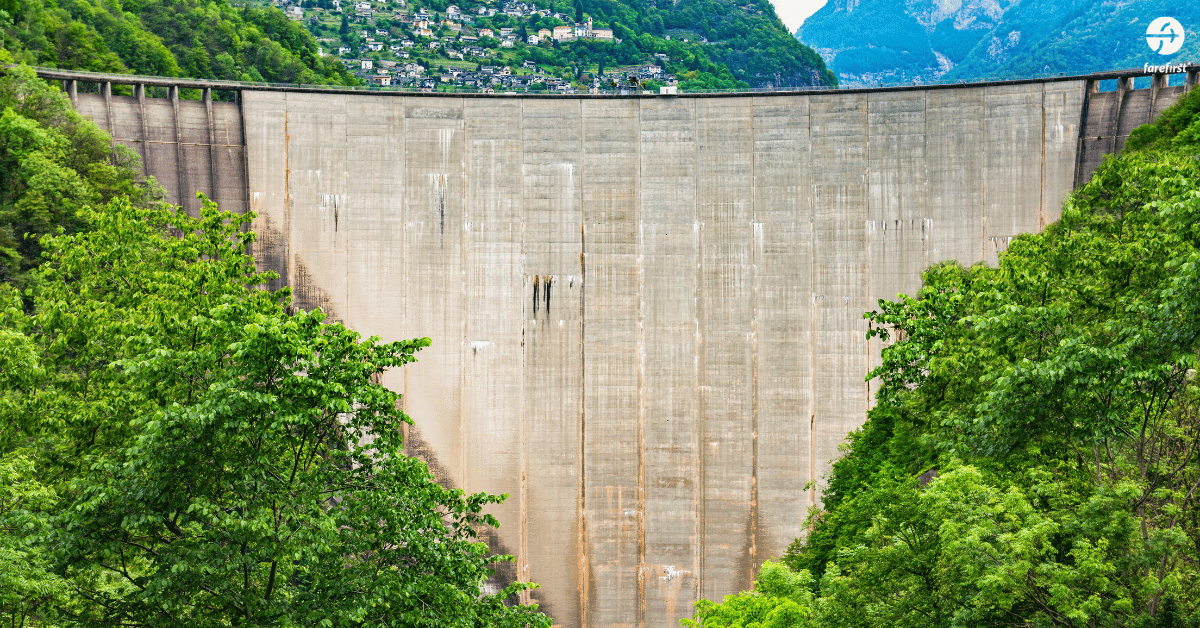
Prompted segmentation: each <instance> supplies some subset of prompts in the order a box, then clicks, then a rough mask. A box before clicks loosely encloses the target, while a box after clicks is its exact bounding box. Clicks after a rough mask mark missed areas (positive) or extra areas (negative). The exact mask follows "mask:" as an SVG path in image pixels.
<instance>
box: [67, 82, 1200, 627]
mask: <svg viewBox="0 0 1200 628" xmlns="http://www.w3.org/2000/svg"><path fill="white" fill-rule="evenodd" d="M54 72H57V71H54ZM1139 74H1140V73H1139ZM1133 75H1134V73H1125V74H1120V73H1117V74H1113V75H1107V74H1106V75H1094V76H1088V77H1070V78H1064V79H1061V80H1039V81H1027V82H1012V83H989V84H976V85H961V86H936V87H928V88H891V89H878V90H829V91H822V92H813V93H779V94H753V95H724V94H722V95H711V94H709V95H697V96H690V95H686V94H681V95H677V96H658V95H654V96H635V97H615V96H577V97H571V96H554V97H521V96H504V95H470V94H468V95H461V94H459V95H451V96H447V95H438V94H402V93H361V92H354V91H344V92H342V91H336V90H316V89H303V88H297V89H234V88H232V87H231V86H230V85H236V84H218V83H211V82H208V83H206V82H186V81H175V80H174V79H146V82H143V83H138V81H139V80H141V79H140V78H139V77H114V78H112V79H111V81H110V84H108V86H107V87H106V86H105V82H104V81H97V82H96V84H97V85H98V87H97V88H96V89H95V92H96V93H83V92H82V91H80V90H79V89H78V83H76V84H73V85H72V84H68V85H67V87H68V91H71V93H72V97H73V99H74V100H75V102H76V106H77V107H78V109H79V110H80V111H81V112H84V113H85V114H87V115H88V116H89V117H91V118H92V119H93V120H95V121H96V122H97V123H98V124H100V126H102V127H104V128H105V129H106V130H109V131H110V132H112V133H113V135H114V141H116V142H119V143H122V144H123V145H126V146H128V147H129V148H131V149H132V150H135V151H138V152H139V154H141V155H143V157H144V158H145V163H146V172H147V173H148V174H151V175H153V176H155V177H156V178H158V180H159V181H160V182H162V183H163V185H164V187H165V188H167V189H168V191H169V193H170V194H172V196H171V199H172V200H182V201H184V202H188V203H191V202H192V201H190V200H189V198H190V197H191V196H194V193H195V191H196V190H200V191H203V192H205V193H207V194H209V195H210V197H212V198H214V199H215V200H218V201H219V202H221V203H222V204H223V205H224V206H226V207H230V208H233V209H236V210H239V211H241V210H243V209H244V208H248V209H251V210H253V211H254V212H256V214H257V218H256V220H255V229H256V230H257V231H258V233H259V241H258V242H257V243H256V245H255V246H256V249H255V252H256V255H257V257H258V260H259V263H260V264H262V265H263V266H265V267H269V268H271V269H273V270H276V271H278V272H280V274H281V282H284V283H287V284H288V285H291V286H292V287H293V290H294V291H295V294H296V299H297V303H298V305H300V306H302V307H317V306H319V307H322V308H324V309H325V310H326V311H327V312H328V313H329V314H330V315H331V316H332V317H334V318H336V319H337V320H340V321H342V322H344V323H346V324H347V325H349V326H350V327H352V328H354V329H355V330H357V331H359V332H360V333H362V334H364V335H378V336H380V337H382V338H383V339H384V340H395V339H401V338H409V337H414V336H429V337H431V338H432V339H433V345H432V346H431V347H430V348H428V349H426V350H424V351H422V352H421V354H420V356H419V357H420V361H419V362H418V363H416V364H413V365H410V366H408V367H406V368H404V369H401V370H398V371H395V372H391V373H388V374H386V375H385V377H384V383H385V384H386V385H387V386H389V387H391V388H392V389H394V390H396V391H398V392H401V393H403V394H404V399H403V403H404V407H405V410H406V411H407V412H408V413H409V414H410V415H411V416H413V417H414V419H415V421H416V425H415V426H413V428H412V429H411V430H410V433H409V434H408V435H407V436H408V443H409V447H410V448H411V450H412V451H413V452H414V453H418V454H420V455H421V456H422V457H424V458H425V459H426V460H428V461H429V462H430V463H431V467H432V468H433V469H434V470H435V473H436V474H437V475H438V477H439V479H440V480H441V481H443V482H446V483H448V484H452V485H454V486H456V487H459V488H463V489H465V490H468V491H489V492H493V493H508V494H510V495H511V498H510V499H509V500H508V501H507V502H505V503H504V504H502V505H499V506H497V507H496V508H495V510H494V513H495V514H496V515H497V517H498V518H499V519H500V521H501V522H502V523H503V526H502V527H501V528H500V529H499V530H498V531H497V533H496V535H495V536H494V538H493V539H492V541H493V544H494V546H495V547H497V548H502V549H503V550H505V551H507V552H509V553H512V554H514V555H516V556H517V560H516V562H515V564H514V565H512V569H511V570H510V571H509V572H508V573H506V574H505V575H506V577H519V578H522V579H530V580H533V581H536V582H539V583H541V585H542V588H541V589H538V590H535V591H532V592H529V593H527V595H528V596H530V597H529V599H530V600H532V601H537V602H539V603H540V604H542V607H543V610H545V611H547V612H548V613H550V614H551V615H552V617H554V618H555V620H556V622H557V623H558V624H560V625H562V626H572V627H582V626H589V627H606V628H607V627H617V626H656V627H658V626H661V627H664V628H665V627H668V626H676V625H677V620H678V619H679V618H680V617H684V616H688V615H690V614H691V612H692V606H693V604H694V602H695V600H697V599H699V598H708V599H720V598H721V597H722V596H723V595H725V594H728V593H733V592H736V591H738V590H740V589H745V588H748V587H750V586H751V581H752V578H753V576H754V574H755V572H756V570H757V568H758V566H759V565H761V563H762V562H763V561H764V560H766V559H768V558H771V557H776V556H779V555H780V554H781V553H783V551H784V550H785V548H786V547H787V545H788V543H790V542H791V541H792V540H793V539H795V538H797V537H798V536H801V535H802V534H803V533H804V529H803V524H804V518H805V516H806V515H807V512H808V510H809V508H811V507H813V506H815V505H817V504H818V499H819V493H818V491H819V488H818V487H819V483H820V481H821V478H822V477H823V475H824V474H825V473H827V472H828V470H829V465H830V461H831V460H832V459H833V458H834V457H835V456H836V455H837V451H838V449H837V448H838V445H839V444H841V443H842V441H843V440H844V438H845V435H846V434H847V433H848V432H849V431H850V430H853V429H855V428H856V427H858V426H859V425H861V424H862V422H863V421H864V419H865V414H866V411H867V409H868V408H869V407H870V405H871V403H872V396H873V393H874V388H873V386H872V385H870V384H868V383H867V382H865V381H864V376H865V375H866V373H867V372H868V371H869V370H870V369H871V368H872V367H874V366H876V365H878V363H879V352H880V348H881V346H880V344H879V342H878V341H868V340H866V331H867V328H866V321H865V320H864V319H863V318H862V314H863V312H864V311H868V310H871V309H873V308H874V307H875V304H876V301H877V300H878V299H880V298H893V297H894V296H895V295H896V294H897V293H898V292H905V293H909V294H912V293H914V292H915V291H916V290H917V289H918V288H919V286H920V278H921V271H922V270H923V269H924V268H927V267H928V266H929V265H931V264H934V263H937V262H940V261H944V260H952V259H953V260H958V261H959V262H961V263H963V264H968V265H969V264H973V263H976V262H986V263H991V264H994V263H996V260H997V256H998V255H999V254H1000V253H1001V252H1002V251H1004V250H1005V249H1006V248H1007V246H1008V245H1009V243H1010V242H1011V241H1012V239H1013V238H1014V237H1016V236H1018V235H1020V234H1022V233H1030V232H1036V231H1039V230H1041V229H1043V228H1044V227H1045V226H1046V225H1047V224H1049V223H1051V222H1053V221H1054V220H1056V219H1057V218H1058V216H1059V212H1060V208H1061V204H1062V200H1063V199H1064V198H1065V196H1066V195H1067V194H1068V193H1069V192H1070V191H1071V190H1072V189H1073V188H1074V187H1076V186H1077V185H1079V184H1080V183H1081V182H1083V181H1086V179H1087V177H1088V176H1090V173H1091V171H1092V170H1093V169H1094V168H1095V166H1096V165H1097V164H1099V163H1100V160H1101V159H1102V157H1103V155H1104V154H1107V153H1111V152H1113V151H1115V150H1119V149H1120V147H1121V146H1123V143H1124V138H1125V137H1127V135H1128V132H1129V130H1131V129H1132V128H1134V127H1136V126H1137V125H1140V124H1143V123H1146V122H1149V121H1150V120H1152V119H1153V117H1154V116H1155V115H1157V114H1158V113H1159V112H1161V111H1162V110H1163V109H1164V108H1165V107H1166V106H1168V105H1169V104H1170V103H1171V102H1174V101H1175V100H1177V99H1178V97H1179V94H1180V93H1182V91H1183V89H1184V87H1182V86H1171V85H1170V84H1169V83H1168V81H1167V80H1166V78H1163V77H1165V75H1162V76H1156V77H1155V78H1154V79H1153V85H1152V86H1151V88H1149V89H1132V77H1133ZM45 76H46V77H47V78H54V79H60V80H66V81H72V80H74V81H84V80H89V78H90V79H94V78H96V77H85V78H81V76H82V75H68V74H63V73H49V72H48V73H47V74H45ZM1114 78H1115V79H1117V82H1118V89H1117V90H1116V91H1107V92H1100V91H1098V90H1097V87H1098V86H1099V85H1100V83H1101V81H1105V80H1112V79H1114ZM1187 80H1188V81H1189V82H1190V83H1192V84H1194V82H1195V80H1196V69H1195V68H1191V69H1190V70H1189V72H1188V73H1187ZM121 81H125V82H127V83H130V84H132V85H134V90H133V94H134V95H133V96H114V95H112V93H111V92H112V84H113V83H119V82H121ZM154 81H157V82H154ZM139 85H141V87H138V86H139ZM147 86H150V87H154V88H156V89H158V90H164V89H165V90H166V91H165V92H164V94H165V95H166V96H167V97H166V98H147V97H146V95H145V94H146V87H147ZM180 88H183V89H195V90H199V93H200V95H201V98H200V99H199V100H186V99H181V98H179V93H180V92H179V89H180ZM214 90H216V91H217V92H220V91H221V90H227V91H231V92H233V96H230V98H231V99H232V102H220V101H215V100H214V98H213V95H212V94H213V92H214ZM172 182H174V183H172ZM172 185H174V186H175V187H171V186H172ZM181 192H182V193H181ZM192 207H194V205H189V208H192Z"/></svg>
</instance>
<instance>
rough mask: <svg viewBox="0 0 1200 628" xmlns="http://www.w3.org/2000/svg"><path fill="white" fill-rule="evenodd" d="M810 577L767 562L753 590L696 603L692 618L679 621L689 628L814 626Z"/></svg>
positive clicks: (780, 564) (805, 573)
mask: <svg viewBox="0 0 1200 628" xmlns="http://www.w3.org/2000/svg"><path fill="white" fill-rule="evenodd" d="M812 585H813V582H812V577H811V576H810V575H809V573H808V572H807V571H800V572H794V571H792V570H791V569H788V567H787V566H786V565H784V564H782V563H776V562H772V561H769V560H768V561H766V562H765V563H763V566H762V569H761V570H760V571H759V573H758V579H757V580H756V581H755V582H754V589H753V590H752V591H743V592H741V593H738V594H735V595H727V596H725V601H724V602H721V603H717V602H712V601H709V600H700V601H698V602H696V614H695V618H694V619H683V620H681V621H680V623H681V624H682V625H683V626H685V627H688V628H805V627H807V626H814V625H815V624H813V623H812V622H811V619H812V618H813V609H814V601H813V593H812Z"/></svg>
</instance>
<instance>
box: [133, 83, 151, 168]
mask: <svg viewBox="0 0 1200 628" xmlns="http://www.w3.org/2000/svg"><path fill="white" fill-rule="evenodd" d="M133 89H134V93H135V94H136V95H137V101H138V119H139V120H140V121H141V123H142V176H143V177H145V176H149V174H150V131H149V128H148V127H147V126H146V85H145V84H144V83H138V84H137V86H136V87H134V88H133Z"/></svg>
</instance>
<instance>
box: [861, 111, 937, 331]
mask: <svg viewBox="0 0 1200 628" xmlns="http://www.w3.org/2000/svg"><path fill="white" fill-rule="evenodd" d="M921 122H922V125H921V126H922V128H921V162H922V163H923V164H924V165H925V167H924V171H925V172H924V174H925V179H924V181H923V183H924V192H925V193H924V195H923V197H924V198H925V206H924V207H922V208H921V209H922V213H924V214H925V215H926V216H928V215H929V188H930V187H931V185H930V182H929V90H924V91H922V92H921ZM926 216H921V269H922V270H924V269H926V268H929V233H930V232H931V231H933V220H932V219H928V218H926ZM927 221H928V222H927ZM909 224H910V225H911V224H912V223H911V222H910V223H909ZM889 298H890V297H889ZM867 306H868V307H870V306H871V302H870V301H868V302H867ZM868 325H869V323H868ZM879 347H880V349H879V350H880V351H881V352H882V351H883V342H882V341H881V342H880V343H879Z"/></svg>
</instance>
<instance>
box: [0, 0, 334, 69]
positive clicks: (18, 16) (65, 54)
mask: <svg viewBox="0 0 1200 628" xmlns="http://www.w3.org/2000/svg"><path fill="white" fill-rule="evenodd" d="M9 9H12V10H11V11H9V10H3V13H0V37H2V39H3V48H4V49H6V50H8V51H9V53H10V54H11V56H12V59H13V61H15V62H17V63H26V64H29V65H39V66H45V67H56V68H62V69H69V70H89V71H94V72H113V73H118V74H146V75H152V76H179V77H189V78H202V79H218V80H238V81H268V82H274V83H305V84H313V85H325V84H330V85H356V84H358V81H357V80H356V79H355V78H354V77H353V76H352V75H350V74H349V73H347V72H346V71H345V68H344V67H343V66H342V65H341V64H340V63H337V62H336V61H334V60H333V59H331V58H327V57H321V56H320V55H319V54H318V46H317V42H316V41H315V40H314V39H313V38H312V36H311V35H309V33H308V32H307V31H306V30H305V29H304V28H302V27H300V26H299V25H297V24H296V23H295V22H293V21H291V20H289V19H287V17H286V16H284V14H283V12H282V11H280V10H279V9H277V8H274V7H270V8H251V7H240V8H239V7H234V6H232V5H230V4H229V3H227V2H225V1H224V0H221V1H219V2H202V1H201V0H126V1H125V2H121V1H120V0H58V1H57V2H53V1H47V0H22V1H21V2H19V3H13V6H10V7H9Z"/></svg>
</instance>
